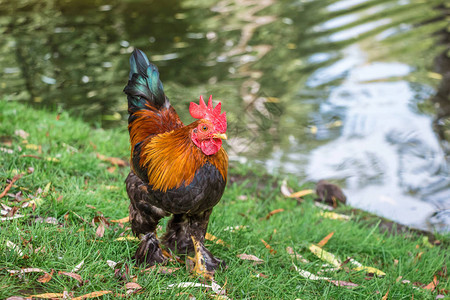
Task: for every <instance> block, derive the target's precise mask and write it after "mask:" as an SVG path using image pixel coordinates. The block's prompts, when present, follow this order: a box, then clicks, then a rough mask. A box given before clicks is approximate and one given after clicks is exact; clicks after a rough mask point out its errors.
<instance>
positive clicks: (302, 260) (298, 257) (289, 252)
mask: <svg viewBox="0 0 450 300" xmlns="http://www.w3.org/2000/svg"><path fill="white" fill-rule="evenodd" d="M286 252H287V253H288V254H289V255H290V256H291V258H295V259H297V260H299V261H301V262H302V263H305V264H307V263H309V260H307V259H306V258H304V257H303V256H301V255H300V254H298V253H297V252H295V251H294V249H292V247H286Z"/></svg>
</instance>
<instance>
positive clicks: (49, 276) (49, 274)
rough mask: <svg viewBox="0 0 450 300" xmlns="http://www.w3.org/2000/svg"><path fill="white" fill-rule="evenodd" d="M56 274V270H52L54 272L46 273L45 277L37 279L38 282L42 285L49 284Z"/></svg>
mask: <svg viewBox="0 0 450 300" xmlns="http://www.w3.org/2000/svg"><path fill="white" fill-rule="evenodd" d="M54 272H55V270H53V269H52V271H51V272H50V273H45V274H44V275H42V276H41V277H39V278H38V279H37V281H38V282H40V283H47V282H49V281H50V280H51V279H52V277H53V273H54Z"/></svg>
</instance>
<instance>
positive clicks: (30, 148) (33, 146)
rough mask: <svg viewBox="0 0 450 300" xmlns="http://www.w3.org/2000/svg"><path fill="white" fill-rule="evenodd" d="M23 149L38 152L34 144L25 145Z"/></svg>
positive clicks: (37, 147)
mask: <svg viewBox="0 0 450 300" xmlns="http://www.w3.org/2000/svg"><path fill="white" fill-rule="evenodd" d="M25 148H27V149H29V150H39V146H38V145H35V144H26V145H25Z"/></svg>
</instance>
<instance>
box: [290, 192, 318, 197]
mask: <svg viewBox="0 0 450 300" xmlns="http://www.w3.org/2000/svg"><path fill="white" fill-rule="evenodd" d="M309 194H314V191H313V190H302V191H298V192H295V193H292V194H290V195H289V196H288V197H289V198H301V197H303V196H306V195H309Z"/></svg>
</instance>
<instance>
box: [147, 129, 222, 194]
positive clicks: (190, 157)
mask: <svg viewBox="0 0 450 300" xmlns="http://www.w3.org/2000/svg"><path fill="white" fill-rule="evenodd" d="M197 125H198V121H197V122H194V123H192V124H190V125H188V126H185V127H182V128H179V129H175V130H172V131H170V132H165V133H161V134H158V135H156V136H153V137H152V138H151V140H150V141H149V142H148V143H146V145H145V146H144V147H143V149H142V152H141V159H140V162H139V164H140V165H141V166H142V167H144V168H146V169H147V174H148V184H149V185H152V186H153V188H154V189H159V190H161V191H163V192H165V191H167V190H168V189H171V188H179V187H181V185H182V184H184V185H185V186H187V185H189V184H190V183H191V182H192V180H193V179H194V176H195V173H196V171H197V170H198V169H199V168H201V167H202V166H203V165H204V164H205V163H206V162H210V163H211V164H212V165H213V166H215V167H216V168H217V169H218V170H219V172H220V174H221V175H222V177H223V178H224V180H226V179H227V169H228V155H227V153H226V152H225V150H224V149H223V148H220V150H219V151H218V152H217V153H216V154H214V155H205V154H203V152H202V151H201V150H200V149H199V148H198V147H197V146H195V144H194V143H193V142H192V140H191V138H190V133H191V130H192V129H193V128H195V127H197Z"/></svg>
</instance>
